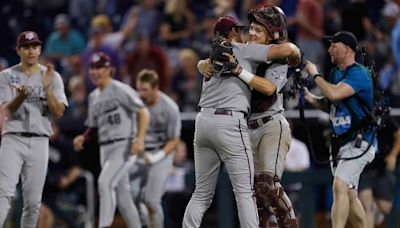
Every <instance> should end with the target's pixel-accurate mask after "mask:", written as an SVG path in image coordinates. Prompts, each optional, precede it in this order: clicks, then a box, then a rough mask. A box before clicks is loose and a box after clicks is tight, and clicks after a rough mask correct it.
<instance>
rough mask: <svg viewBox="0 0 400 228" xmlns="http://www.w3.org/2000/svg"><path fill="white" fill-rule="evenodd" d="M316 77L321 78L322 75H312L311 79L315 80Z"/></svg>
mask: <svg viewBox="0 0 400 228" xmlns="http://www.w3.org/2000/svg"><path fill="white" fill-rule="evenodd" d="M317 77H322V74H314V76H313V79H314V80H315V79H316V78H317Z"/></svg>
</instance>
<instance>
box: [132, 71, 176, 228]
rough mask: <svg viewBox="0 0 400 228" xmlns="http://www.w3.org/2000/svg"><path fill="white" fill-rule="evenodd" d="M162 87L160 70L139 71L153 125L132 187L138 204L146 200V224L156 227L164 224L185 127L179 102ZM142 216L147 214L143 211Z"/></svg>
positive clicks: (141, 89)
mask: <svg viewBox="0 0 400 228" xmlns="http://www.w3.org/2000/svg"><path fill="white" fill-rule="evenodd" d="M158 86H159V78H158V74H157V72H156V71H154V70H147V69H144V70H142V71H140V72H139V73H138V75H137V81H136V88H137V90H138V92H139V94H140V97H141V98H142V100H143V102H144V103H145V105H146V107H147V108H148V110H149V112H150V126H149V129H148V130H147V133H146V137H145V142H144V145H145V152H144V153H143V159H144V161H143V160H142V161H141V160H140V158H139V159H138V163H139V162H140V161H141V162H140V163H139V164H138V165H137V166H136V167H137V169H136V171H135V173H133V175H131V177H132V178H131V183H132V185H131V188H132V192H133V194H135V195H136V194H138V196H135V197H134V198H137V200H135V201H136V202H137V203H138V204H139V205H138V206H139V207H140V206H141V205H140V204H141V203H144V205H145V206H146V209H147V212H148V218H144V219H143V220H144V222H143V224H142V225H148V227H152V228H161V227H164V213H163V208H162V206H161V199H162V196H163V195H164V193H165V183H166V181H167V178H168V174H169V172H168V171H169V170H171V169H172V163H173V158H174V151H175V148H176V146H177V145H178V143H179V140H180V135H181V126H182V123H181V118H180V112H179V107H178V105H177V104H176V103H175V101H173V100H172V99H171V98H170V97H168V96H167V95H166V94H165V93H163V92H161V91H160V90H159V87H158ZM140 208H141V207H140ZM140 211H142V210H140ZM141 216H146V214H145V213H141ZM143 220H142V221H143ZM144 223H146V224H144Z"/></svg>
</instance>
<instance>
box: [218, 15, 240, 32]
mask: <svg viewBox="0 0 400 228" xmlns="http://www.w3.org/2000/svg"><path fill="white" fill-rule="evenodd" d="M246 27H247V26H243V25H239V23H238V22H237V21H236V19H235V18H233V17H232V16H225V17H220V18H218V20H217V22H215V25H214V35H217V34H219V35H228V33H229V32H230V31H232V28H239V29H243V28H246Z"/></svg>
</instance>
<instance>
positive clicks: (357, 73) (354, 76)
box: [342, 67, 372, 93]
mask: <svg viewBox="0 0 400 228" xmlns="http://www.w3.org/2000/svg"><path fill="white" fill-rule="evenodd" d="M342 82H344V83H346V84H348V85H350V86H351V87H352V88H353V90H354V92H355V93H358V92H360V91H362V90H364V89H366V88H367V87H369V86H371V85H372V82H371V77H370V76H369V74H368V72H367V71H364V70H362V69H361V68H358V67H357V68H353V69H352V70H351V71H350V72H349V73H348V74H347V76H346V78H345V79H344V80H343V81H342Z"/></svg>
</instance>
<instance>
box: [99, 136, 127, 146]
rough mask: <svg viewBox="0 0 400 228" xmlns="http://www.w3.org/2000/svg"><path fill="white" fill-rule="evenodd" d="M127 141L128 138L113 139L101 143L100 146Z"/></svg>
mask: <svg viewBox="0 0 400 228" xmlns="http://www.w3.org/2000/svg"><path fill="white" fill-rule="evenodd" d="M126 139H128V138H117V139H112V140H107V141H103V142H99V146H103V145H108V144H112V143H115V142H119V141H122V140H126Z"/></svg>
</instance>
